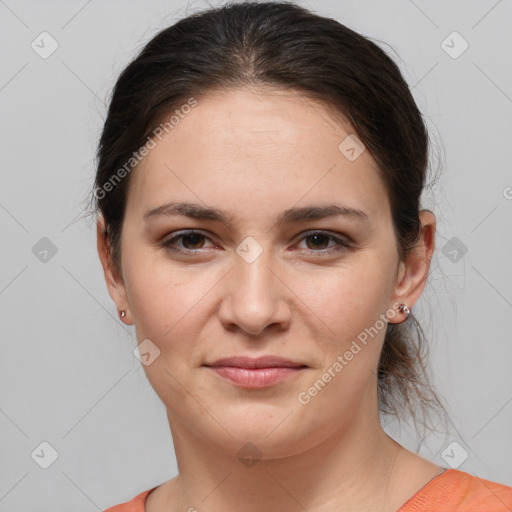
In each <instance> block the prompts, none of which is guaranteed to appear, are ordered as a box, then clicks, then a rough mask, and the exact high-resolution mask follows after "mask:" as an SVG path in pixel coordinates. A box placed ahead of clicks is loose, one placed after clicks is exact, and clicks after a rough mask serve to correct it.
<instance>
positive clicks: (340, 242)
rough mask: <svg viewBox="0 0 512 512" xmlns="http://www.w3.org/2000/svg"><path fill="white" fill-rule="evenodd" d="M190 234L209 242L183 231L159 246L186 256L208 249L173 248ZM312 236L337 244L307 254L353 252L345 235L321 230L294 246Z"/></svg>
mask: <svg viewBox="0 0 512 512" xmlns="http://www.w3.org/2000/svg"><path fill="white" fill-rule="evenodd" d="M191 234H198V235H201V236H203V237H204V238H205V239H209V240H211V238H210V235H208V234H206V233H205V232H203V231H202V230H199V229H185V230H181V231H175V232H173V233H172V236H171V237H170V238H167V239H165V240H164V241H163V242H162V243H161V245H162V246H163V247H164V248H165V249H168V250H171V251H176V252H179V253H182V254H188V255H194V254H200V253H202V252H203V251H204V250H207V249H210V248H209V247H207V248H200V249H195V250H194V249H182V248H178V247H173V246H172V245H171V242H173V241H176V240H179V239H180V238H182V237H185V236H187V235H191ZM314 235H325V236H326V237H328V238H330V239H331V240H333V241H335V242H336V243H337V244H336V245H335V246H334V247H330V248H328V249H319V250H312V249H304V250H306V251H308V252H309V254H317V255H322V254H330V253H336V252H342V251H348V250H353V246H352V243H351V240H350V239H349V240H350V241H349V240H345V239H347V238H348V237H347V236H346V235H341V234H338V233H331V232H330V231H328V230H323V229H310V230H308V231H304V232H302V233H300V234H299V235H298V236H299V238H298V240H297V241H296V242H294V245H296V244H297V243H299V242H302V241H303V240H304V239H306V238H308V237H310V236H314ZM343 237H344V238H345V239H344V238H343Z"/></svg>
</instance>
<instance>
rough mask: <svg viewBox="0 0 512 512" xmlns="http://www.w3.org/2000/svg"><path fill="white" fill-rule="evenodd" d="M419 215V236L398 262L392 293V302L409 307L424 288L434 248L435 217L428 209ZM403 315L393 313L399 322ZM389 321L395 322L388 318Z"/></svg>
mask: <svg viewBox="0 0 512 512" xmlns="http://www.w3.org/2000/svg"><path fill="white" fill-rule="evenodd" d="M419 217H420V221H421V225H422V229H421V235H420V238H419V240H418V242H417V244H416V246H415V247H414V248H413V249H411V250H410V251H409V253H408V254H407V256H406V259H405V262H401V263H400V269H399V272H398V279H397V282H396V286H395V292H394V294H393V303H395V302H398V303H399V304H406V305H407V306H408V307H409V309H411V308H412V306H413V305H414V304H415V303H416V301H417V300H418V299H419V297H420V295H421V293H422V292H423V289H424V288H425V285H426V283H427V278H428V271H429V268H430V260H431V259H432V255H433V253H434V249H435V235H436V217H435V215H434V214H433V213H432V212H431V211H430V210H421V211H420V213H419ZM404 316H405V314H404V313H398V315H395V317H396V318H397V319H398V320H399V322H402V321H403V320H404ZM405 318H407V317H406V316H405ZM399 322H398V323H399ZM389 323H396V322H393V321H392V320H390V321H389Z"/></svg>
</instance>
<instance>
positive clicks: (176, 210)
mask: <svg viewBox="0 0 512 512" xmlns="http://www.w3.org/2000/svg"><path fill="white" fill-rule="evenodd" d="M173 215H182V216H185V217H190V218H192V219H202V220H213V221H216V222H220V223H222V224H224V225H225V226H230V225H231V224H232V221H233V218H232V217H231V216H229V215H227V214H226V213H224V212H222V211H221V210H218V209H216V208H209V207H205V206H202V205H200V204H196V203H168V204H163V205H161V206H158V207H156V208H153V209H151V210H148V211H146V213H145V214H144V216H143V219H144V220H145V221H149V220H150V219H154V218H156V217H161V216H163V217H168V216H173ZM334 216H344V217H348V218H351V219H354V220H360V221H364V222H366V223H369V221H370V219H369V217H368V214H367V213H365V212H364V211H362V210H359V209H357V208H351V207H348V206H342V205H339V204H322V205H312V206H302V207H295V208H290V209H288V210H285V211H284V212H283V213H282V214H281V215H280V216H279V217H278V218H277V219H276V223H277V224H291V223H294V222H300V221H304V220H316V219H324V218H328V217H334Z"/></svg>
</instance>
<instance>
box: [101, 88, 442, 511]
mask: <svg viewBox="0 0 512 512" xmlns="http://www.w3.org/2000/svg"><path fill="white" fill-rule="evenodd" d="M350 133H353V130H351V128H350V126H349V125H348V123H346V122H343V120H342V119H340V118H334V117H332V115H331V114H330V113H329V110H328V109H326V107H325V106H324V105H323V104H321V103H319V102H315V101H310V100H306V99H305V98H304V97H302V96H301V95H300V94H299V93H297V92H293V91H277V90H270V89H269V90H264V89H257V90H256V89H252V90H251V89H238V90H230V91H216V92H210V93H208V94H207V95H206V96H204V97H201V98H198V105H197V106H196V107H195V108H193V109H192V110H191V112H190V113H189V114H188V115H187V116H186V117H185V118H184V119H182V120H181V121H180V123H179V124H178V125H177V126H176V127H175V128H174V129H173V130H172V131H171V132H170V133H169V134H168V135H167V136H166V137H165V138H164V139H163V140H162V141H161V142H158V144H157V145H156V147H155V148H154V149H152V150H151V151H150V153H149V154H148V155H147V156H146V157H145V159H144V160H143V162H141V164H140V165H139V167H138V168H137V169H136V170H134V171H132V173H133V174H132V177H131V179H132V182H131V184H130V188H129V194H128V198H127V208H126V216H125V220H124V224H123V229H122V269H117V270H116V269H115V268H114V266H113V265H112V262H111V259H110V254H109V251H108V247H107V245H106V242H105V239H104V236H103V229H104V221H103V218H102V217H101V215H100V217H99V220H98V252H99V256H100V259H101V262H102V265H103V268H104V272H105V279H106V283H107V286H108V290H109V293H110V295H111V297H112V299H113V301H114V302H115V304H116V307H117V308H118V309H120V310H125V311H126V316H125V317H124V318H123V320H122V321H123V322H125V323H126V324H128V325H132V324H135V328H136V334H137V339H138V341H139V343H140V342H141V341H142V340H144V339H147V338H149V339H150V340H151V342H152V343H154V345H155V346H157V347H158V349H159V350H160V355H159V356H158V357H157V358H156V359H155V360H154V361H153V362H152V363H151V364H150V365H148V366H144V370H145V372H146V375H147V378H148V379H149V381H150V383H151V385H152V387H153V388H154V390H155V392H156V393H157V394H158V396H159V397H160V399H161V400H162V402H163V404H164V405H165V407H166V410H167V416H168V419H169V425H170V429H171V432H172V437H173V442H174V448H175V453H176V458H177V462H178V469H179V475H178V476H177V477H175V478H173V479H172V480H170V481H168V482H166V483H164V484H162V485H161V486H159V487H158V488H157V489H156V490H155V491H153V492H152V493H151V494H150V496H149V497H148V500H147V502H146V510H147V511H148V512H157V511H160V512H162V511H164V510H165V511H178V510H180V511H184V510H189V509H191V507H195V508H196V509H197V510H200V511H220V510H222V511H223V512H228V511H235V510H240V509H243V510H245V511H246V512H253V511H254V512H256V511H261V510H290V511H294V510H297V511H302V510H304V509H307V510H308V511H309V512H327V511H332V510H339V511H350V512H354V511H365V512H369V511H370V512H371V511H377V510H378V511H384V512H385V511H389V512H393V511H396V510H397V509H398V508H399V507H400V506H401V505H402V504H403V503H404V502H405V501H407V500H408V499H409V498H410V497H411V496H412V495H413V494H415V493H416V492H417V491H418V490H419V489H420V488H421V487H422V486H423V485H425V484H426V483H427V482H428V481H429V480H431V479H432V478H434V477H435V476H437V475H438V474H440V472H441V470H442V468H440V467H439V466H437V465H435V464H433V463H431V462H429V461H427V460H425V459H423V458H422V457H420V456H418V455H416V454H414V453H412V452H410V451H408V450H406V449H405V448H403V447H401V446H400V445H399V444H398V443H397V442H396V441H394V440H393V439H392V438H390V437H389V436H388V435H387V434H386V433H385V432H384V431H383V429H382V427H381V425H380V422H379V414H378V404H377V379H376V373H375V372H376V368H377V365H378V360H379V355H380V351H381V348H382V343H383V341H384V335H385V328H382V329H380V330H379V331H378V334H377V335H374V336H373V337H372V338H370V340H369V342H368V343H367V345H365V346H363V345H362V344H359V345H361V347H362V349H361V350H360V352H358V353H357V355H355V356H354V357H353V359H352V360H350V361H349V362H348V364H347V365H346V366H344V367H343V369H342V371H340V372H338V373H337V374H336V376H335V377H334V378H332V380H331V381H330V382H329V383H328V384H327V385H326V386H325V387H324V388H323V389H322V390H321V391H320V392H319V393H318V394H317V395H316V396H314V397H312V398H311V400H310V402H309V403H308V404H301V403H300V402H299V401H298V398H297V397H298V394H299V393H300V392H303V391H307V390H308V389H309V388H310V387H311V386H312V384H313V383H314V382H315V381H316V380H317V379H319V378H321V376H322V374H323V373H324V371H325V369H326V368H328V367H332V365H333V363H334V362H335V361H336V360H337V357H338V356H339V355H340V354H341V355H343V354H344V353H345V352H346V351H347V350H348V349H349V347H350V345H351V343H352V342H353V341H354V340H355V339H356V338H357V336H358V334H359V333H361V332H363V331H364V330H365V328H369V327H370V326H373V325H375V323H376V320H378V319H379V315H381V314H386V312H389V311H390V310H392V309H393V304H396V303H405V304H407V305H408V306H409V307H412V306H413V305H414V304H415V303H416V301H417V300H418V298H419V297H420V295H421V293H422V291H423V288H424V286H425V283H426V279H427V275H428V269H429V264H430V259H431V257H432V253H433V251H434V238H435V227H436V220H435V217H434V215H433V213H432V212H430V211H428V210H422V211H421V213H420V218H421V222H422V226H423V230H422V235H421V239H420V241H419V243H418V244H417V246H416V247H415V249H414V250H413V251H411V252H410V254H409V255H408V257H407V260H406V261H404V262H401V261H399V257H398V252H397V248H396V241H395V238H394V232H393V226H392V220H391V211H390V204H389V200H388V197H387V194H386V190H385V188H384V183H383V182H382V181H381V178H380V177H379V175H378V173H377V167H376V163H375V161H374V160H373V158H372V157H371V155H370V153H369V151H363V152H362V153H361V155H360V156H359V157H358V158H357V159H356V160H354V161H349V160H348V159H347V158H346V157H345V156H344V155H343V154H342V153H341V152H340V150H339V149H338V145H339V144H340V142H341V141H343V140H344V139H345V137H346V136H347V135H348V134H350ZM176 201H180V202H185V201H186V202H191V203H198V204H200V205H202V206H209V207H214V208H217V209H220V210H222V211H224V212H226V214H227V215H228V216H229V217H230V219H231V221H232V223H231V225H229V226H224V225H223V224H221V223H219V222H217V221H214V220H203V219H192V218H188V217H184V216H179V215H175V216H168V217H164V216H162V217H160V218H154V219H152V220H151V221H145V220H144V219H143V215H144V213H145V212H146V211H148V210H150V209H152V208H155V207H158V206H160V205H163V204H165V203H169V202H176ZM331 203H337V204H341V205H344V206H350V207H353V208H358V209H360V210H363V211H364V212H366V214H367V215H368V219H369V222H367V223H365V222H362V221H360V220H357V219H354V218H349V217H344V216H335V217H329V218H324V219H316V220H311V219H309V220H302V221H300V222H297V223H293V224H287V225H284V224H283V225H280V224H277V223H276V221H275V219H276V218H277V216H278V215H279V214H281V213H282V212H283V211H284V210H286V209H289V208H292V207H301V206H309V205H322V204H331ZM184 229H194V230H198V231H199V232H200V234H203V235H204V237H199V238H197V237H196V238H195V239H194V238H192V239H191V238H190V237H189V238H181V239H178V240H176V241H175V242H174V247H178V248H181V249H183V250H186V249H189V251H191V252H194V251H195V254H196V255H195V256H194V255H190V254H180V253H179V252H176V251H172V250H171V249H169V248H165V247H164V246H162V243H163V242H165V241H167V240H170V239H171V238H172V236H174V234H176V233H177V232H178V231H180V230H184ZM309 230H321V231H327V232H328V233H327V235H326V236H323V237H320V238H319V239H314V237H313V238H312V237H311V235H309V236H307V237H306V236H305V235H304V233H305V232H306V231H309ZM320 234H321V233H320ZM171 235H172V236H171ZM328 235H332V236H334V237H337V238H338V239H340V240H345V241H348V242H349V243H350V245H351V247H352V248H353V249H352V250H347V249H345V250H341V251H339V252H336V251H335V250H333V249H336V247H339V246H338V245H337V242H336V239H332V238H330V237H329V236H328ZM247 236H251V237H253V238H254V239H255V240H256V241H257V242H258V244H259V245H260V247H261V248H262V253H261V255H260V256H259V257H258V258H257V259H256V260H255V261H253V262H252V263H248V262H246V261H245V260H244V259H243V258H242V257H240V256H239V254H237V252H236V249H237V247H238V246H240V244H241V243H242V241H243V240H244V239H245V238H246V237H247ZM322 249H324V250H325V249H327V250H329V249H331V252H327V253H325V252H324V253H323V255H322V254H321V255H319V252H320V251H321V250H322ZM394 312H395V315H394V317H392V318H390V314H389V313H388V314H387V316H386V317H385V318H388V319H389V320H388V321H389V322H392V323H398V322H402V321H404V320H405V318H406V316H405V314H404V313H401V312H398V311H397V309H396V307H395V309H394ZM381 318H382V317H381ZM233 355H247V356H250V357H259V356H261V355H278V356H281V357H285V358H288V359H292V360H294V361H299V362H301V363H302V364H305V365H307V368H306V369H305V370H302V371H300V372H297V374H296V375H295V376H294V377H292V378H290V379H288V380H286V381H284V382H281V383H279V384H276V385H274V386H271V387H267V388H265V389H257V390H254V389H245V388H241V387H238V386H236V385H234V384H232V383H228V382H226V381H225V380H223V379H221V378H220V377H219V376H218V375H216V374H215V373H214V372H212V371H211V370H210V369H209V368H206V367H204V366H203V365H204V363H205V362H211V361H213V360H215V359H218V358H221V357H228V356H233ZM248 442H251V443H252V444H253V445H255V446H256V447H257V448H258V450H259V452H260V453H261V459H260V460H258V461H257V463H256V464H255V465H253V466H252V467H248V466H247V465H246V464H243V463H242V462H241V461H240V460H239V458H238V456H237V453H238V451H239V450H240V449H241V448H242V447H243V446H244V445H246V443H248ZM171 456H172V454H171ZM369 490H371V491H369Z"/></svg>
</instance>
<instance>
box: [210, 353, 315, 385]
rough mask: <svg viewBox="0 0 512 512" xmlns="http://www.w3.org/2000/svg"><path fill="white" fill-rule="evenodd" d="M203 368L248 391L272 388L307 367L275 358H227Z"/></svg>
mask: <svg viewBox="0 0 512 512" xmlns="http://www.w3.org/2000/svg"><path fill="white" fill-rule="evenodd" d="M203 366H205V367H206V368H209V369H211V371H212V372H213V373H215V374H216V375H217V376H219V377H220V378H222V379H224V380H226V381H228V382H231V383H232V384H236V385H237V386H240V387H243V388H248V389H261V388H266V387H270V386H274V385H276V384H278V383H280V382H283V381H285V380H288V379H290V378H292V377H294V376H297V375H298V374H300V373H301V371H303V370H305V369H306V368H308V366H307V365H305V364H303V363H300V362H295V361H291V360H289V359H284V358H281V357H277V356H264V357H259V358H257V359H254V358H250V357H228V358H224V359H218V360H216V361H214V362H212V363H205V364H204V365H203Z"/></svg>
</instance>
